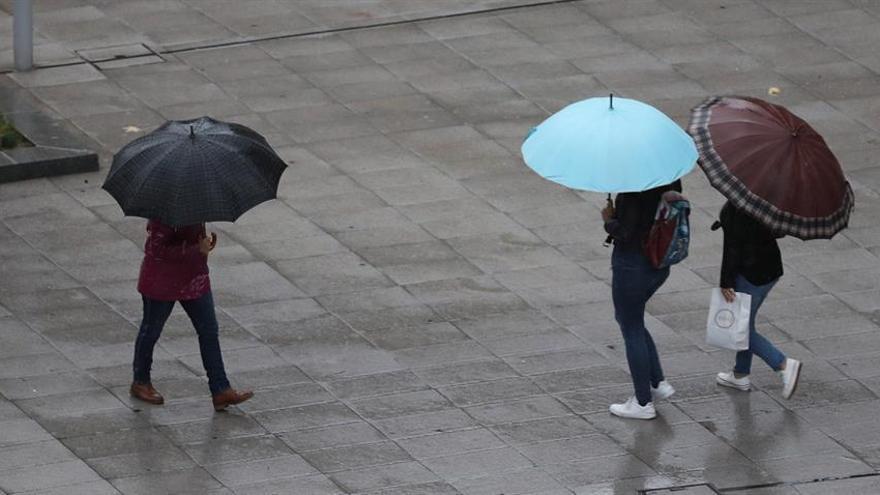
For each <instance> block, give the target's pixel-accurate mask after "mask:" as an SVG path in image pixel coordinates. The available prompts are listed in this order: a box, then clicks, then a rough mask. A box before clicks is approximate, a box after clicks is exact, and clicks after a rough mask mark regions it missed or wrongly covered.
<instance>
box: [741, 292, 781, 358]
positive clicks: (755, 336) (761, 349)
mask: <svg viewBox="0 0 880 495" xmlns="http://www.w3.org/2000/svg"><path fill="white" fill-rule="evenodd" d="M778 281H779V279H778V278H777V279H776V280H774V281H772V282H770V283H767V284H764V285H753V284H752V283H751V282H749V281H748V280H746V278H745V277H743V276H742V275H737V277H736V281H735V282H734V290H736V291H737V292H744V293H746V294H750V295H751V296H752V304H751V315H750V316H749V349H748V350H747V351H739V352H737V353H736V365H735V366H734V367H733V371H734V373H739V374H742V375H748V374H749V373H751V372H752V354H757V355H758V357H760V358H761V359H763V360H764V362H765V363H767V365H768V366H770V367H771V368H773V369H774V370H776V371H779V370H780V368H781V367H782V363H784V362H785V354H783V353H782V352H780V351H779V349H777V348H776V346H774V345H773V344H771V343H770V341H769V340H767V339H765V338H764V337H763V336H762V335H761V334H759V333H758V331H757V330H755V317H757V316H758V309H759V308H760V307H761V304H763V302H764V299H767V294H769V293H770V289H772V288H773V286H774V285H776V282H778Z"/></svg>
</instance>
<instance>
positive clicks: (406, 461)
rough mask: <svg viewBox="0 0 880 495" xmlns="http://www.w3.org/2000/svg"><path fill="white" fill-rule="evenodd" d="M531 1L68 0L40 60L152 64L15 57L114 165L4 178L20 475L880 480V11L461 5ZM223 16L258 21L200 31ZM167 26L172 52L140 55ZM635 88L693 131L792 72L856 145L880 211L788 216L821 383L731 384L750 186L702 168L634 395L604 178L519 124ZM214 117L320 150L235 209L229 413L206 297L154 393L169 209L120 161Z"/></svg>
mask: <svg viewBox="0 0 880 495" xmlns="http://www.w3.org/2000/svg"><path fill="white" fill-rule="evenodd" d="M527 3H533V2H526V1H520V0H509V1H508V0H491V1H490V0H487V1H480V2H459V1H457V0H456V1H455V2H443V3H442V4H441V3H437V2H429V1H427V0H418V1H415V0H414V1H407V2H397V1H392V0H375V1H372V0H371V1H370V2H342V1H340V2H332V3H328V2H315V1H304V2H295V3H294V2H287V1H278V2H253V5H250V6H249V8H243V7H242V6H241V5H240V2H226V1H224V2H214V1H211V2H208V1H205V0H174V1H163V2H142V1H134V0H123V1H119V2H109V3H108V2H94V1H90V0H73V1H64V2H40V3H39V4H38V5H37V30H38V37H37V41H38V45H37V58H38V62H40V63H51V62H53V61H63V60H69V61H76V60H81V59H80V58H79V57H86V58H91V59H93V60H104V59H106V58H107V57H110V56H112V54H114V53H117V52H119V54H123V55H128V56H135V58H130V59H126V62H131V64H129V63H125V64H119V65H117V66H112V67H111V66H106V65H104V66H102V65H100V64H102V63H104V62H100V63H98V65H97V66H92V65H85V64H78V65H71V66H68V67H64V68H62V67H59V68H51V69H40V70H37V71H35V72H33V73H29V74H24V75H21V74H16V75H14V76H2V81H3V82H2V83H0V111H3V112H6V113H9V112H21V111H23V110H24V109H29V108H35V107H36V108H40V109H42V110H43V111H45V112H46V113H47V114H48V115H50V116H51V118H52V119H54V121H53V122H55V121H57V123H59V124H60V126H61V127H63V128H65V129H68V128H69V129H70V130H71V132H76V133H84V134H86V135H88V136H89V138H90V139H93V140H94V141H95V142H96V143H97V144H98V145H99V147H100V150H99V155H100V156H101V159H102V162H101V165H102V170H100V171H98V172H96V173H89V174H78V175H73V176H70V177H66V178H53V179H38V180H33V181H25V182H21V183H16V184H11V185H10V184H5V185H0V246H2V249H0V343H2V345H0V493H27V492H32V493H89V494H94V493H98V494H103V493H108V494H110V493H122V494H129V493H131V494H135V493H156V492H157V491H158V492H159V493H216V494H220V493H223V494H228V493H236V494H251V493H253V494H257V493H304V494H322V493H332V494H337V493H357V494H363V495H367V494H370V495H373V494H380V493H381V494H386V495H388V494H489V493H492V494H494V493H500V492H504V493H522V494H527V493H528V494H539V493H540V494H544V495H547V494H554V495H556V494H572V493H574V494H595V493H621V494H622V493H632V494H634V493H637V492H638V491H639V490H642V491H644V493H664V492H668V493H709V492H707V491H706V490H711V489H712V488H709V487H714V488H717V489H721V490H725V491H728V492H730V493H756V494H757V493H764V494H770V493H773V494H780V493H782V494H806V493H836V492H840V493H844V492H846V493H850V492H852V493H873V492H874V491H876V486H875V485H876V474H877V471H876V469H877V467H878V466H880V436H878V435H877V434H875V433H874V432H875V430H876V424H875V423H876V420H875V419H874V415H873V414H872V412H873V408H875V407H876V404H877V403H878V401H880V399H878V394H880V371H878V367H877V365H878V363H880V347H878V346H880V341H878V340H877V332H878V325H880V320H878V313H877V311H878V309H880V306H878V303H877V301H876V300H877V291H878V287H880V284H878V277H877V270H876V267H875V265H876V262H877V256H878V254H880V249H878V248H880V242H878V241H877V239H878V237H877V226H876V221H875V218H876V216H877V215H876V214H877V213H880V186H878V184H880V183H878V181H877V177H878V175H877V174H878V172H877V164H876V163H874V160H873V158H874V157H875V156H876V151H877V150H878V149H880V134H878V131H880V129H878V127H877V125H876V121H877V112H876V109H877V108H878V105H880V103H878V100H877V98H878V95H880V90H878V89H877V81H878V80H880V73H878V70H880V64H878V61H877V59H876V55H875V54H874V53H873V46H874V44H875V43H874V42H875V41H876V37H877V33H878V32H880V31H878V30H877V29H876V28H877V27H878V26H880V17H878V16H880V11H878V9H877V8H876V7H874V6H873V5H872V4H871V2H866V1H863V0H835V1H823V2H814V1H810V2H804V1H787V0H786V1H779V0H773V1H763V0H761V1H759V0H735V1H730V2H718V1H711V2H707V1H696V0H604V1H602V0H576V1H571V2H559V3H553V4H548V5H534V6H531V7H527V8H522V9H507V10H499V11H495V12H490V13H486V14H479V15H462V16H452V17H448V15H449V14H457V13H461V12H462V11H463V10H465V9H467V10H474V9H477V10H480V9H491V8H498V7H509V6H514V5H523V4H527ZM10 5H11V2H9V1H8V0H6V1H2V2H0V20H2V21H4V22H5V24H0V40H6V39H10V38H9V36H8V31H9V30H8V27H4V26H6V24H8V23H9V21H10V19H9V16H8V14H5V13H3V12H2V11H6V12H8V11H9V10H10ZM432 16H441V18H431V19H430V20H424V21H416V22H408V23H400V24H395V25H391V26H386V27H379V28H372V29H355V30H347V31H343V32H338V33H331V34H324V35H320V36H304V37H297V36H292V37H291V36H289V35H295V34H297V33H305V32H312V31H318V30H324V29H328V28H340V27H345V28H348V27H355V26H369V25H372V24H376V23H382V22H397V21H403V20H406V19H419V18H421V19H424V18H428V17H432ZM442 16H447V17H442ZM184 26H185V28H184ZM275 36H280V37H279V38H277V39H271V40H269V39H266V40H262V38H263V37H275ZM218 42H233V44H232V45H229V46H224V47H217V48H212V49H196V48H198V47H199V46H205V45H206V44H213V43H218ZM0 43H2V42H0ZM138 46H142V47H146V49H152V50H154V51H157V52H160V55H161V60H162V61H161V62H159V63H149V64H140V63H135V62H136V61H137V60H138V58H147V57H146V56H144V57H139V55H142V52H143V49H141V48H138V49H137V50H135V48H133V47H138ZM169 50H174V53H170V52H169ZM108 54H109V55H108ZM5 61H9V62H11V54H10V50H9V48H8V47H7V46H6V45H5V44H0V66H3V64H4V63H6V62H5ZM152 62H158V61H156V60H152ZM771 86H774V87H778V88H780V89H781V94H779V95H777V96H769V95H768V88H770V87H771ZM610 91H614V92H615V93H616V94H620V95H623V96H630V97H637V98H642V99H645V100H647V101H648V102H650V103H652V104H654V105H656V106H658V107H659V108H661V109H663V110H664V111H666V112H668V113H669V114H670V116H672V117H673V118H674V119H675V120H676V121H677V122H679V123H680V124H684V123H686V121H687V117H688V111H689V109H690V108H691V107H692V106H693V105H695V104H697V103H698V102H699V101H700V100H702V99H703V98H704V97H705V96H707V95H709V94H714V93H738V94H747V95H754V96H758V97H764V98H768V99H771V100H773V99H775V101H778V102H780V103H782V104H785V105H788V106H790V107H791V108H792V109H793V110H794V111H796V112H797V113H799V114H800V115H802V116H804V117H805V118H807V119H808V120H809V121H810V122H811V123H813V124H815V126H816V128H817V129H819V130H820V131H821V132H822V133H823V134H824V135H825V137H826V139H827V141H828V142H829V144H830V145H831V147H832V149H833V150H834V151H835V153H836V154H837V156H838V157H839V159H840V160H841V163H842V165H843V168H844V170H845V171H846V172H847V175H848V178H849V180H850V181H851V183H852V185H853V188H854V190H855V192H856V203H857V208H856V211H855V213H854V215H853V217H852V221H851V225H850V228H849V229H848V230H846V231H844V232H843V233H842V234H841V235H839V236H837V237H836V238H835V239H834V240H833V241H814V242H809V243H803V242H801V241H797V240H791V239H785V240H783V242H782V243H781V244H782V249H783V256H784V260H785V264H786V266H785V269H786V275H785V277H784V278H783V280H782V281H781V283H780V284H779V286H778V287H777V288H776V289H775V290H774V291H773V293H772V294H771V296H770V298H769V299H768V301H767V303H766V305H765V307H764V308H763V309H762V313H761V318H760V319H759V325H761V328H762V331H763V332H764V333H765V335H767V337H768V338H770V339H771V340H772V341H773V342H775V343H776V344H777V345H779V346H780V348H781V349H783V350H784V351H785V352H786V353H788V354H790V355H792V356H794V357H798V358H800V359H803V360H804V363H805V371H804V376H803V383H802V384H801V387H800V388H799V391H798V394H797V395H796V396H795V397H793V398H792V400H790V401H785V400H783V399H781V397H780V391H781V390H780V388H781V387H780V385H779V383H778V378H777V377H776V376H775V375H774V374H773V373H771V372H770V371H769V370H767V369H765V368H764V367H762V365H760V363H756V369H755V373H754V374H753V383H754V385H755V390H753V391H752V392H750V393H736V392H733V391H729V390H723V389H719V388H718V387H717V386H716V385H715V384H714V381H713V375H714V373H715V372H716V371H719V370H722V369H725V368H726V367H729V366H730V363H731V360H732V355H731V354H730V353H727V352H725V351H718V350H715V349H712V348H709V347H707V346H706V345H705V343H704V342H703V331H704V330H703V329H704V325H705V311H706V307H707V306H708V295H707V294H708V289H709V288H710V287H712V286H713V285H714V284H715V283H716V281H717V271H718V263H719V261H718V260H719V256H720V242H721V238H720V235H719V234H717V233H711V232H709V231H708V226H709V225H710V224H711V222H712V221H713V220H714V218H715V217H716V215H717V210H718V208H719V207H720V205H721V204H722V203H723V198H722V197H721V196H720V195H719V194H718V193H717V192H715V191H714V190H713V189H712V188H711V187H710V186H709V185H708V183H707V181H706V180H705V179H704V177H703V176H702V174H701V173H700V172H698V171H695V172H694V173H692V174H690V175H689V176H687V177H686V178H685V179H684V187H685V190H686V194H687V195H688V196H689V198H690V199H691V200H692V202H693V205H694V212H693V215H692V221H693V226H694V231H695V237H694V239H693V246H692V252H691V256H690V258H689V259H688V260H686V262H685V263H682V264H680V265H677V266H676V267H675V268H674V269H673V275H672V277H670V280H669V281H668V282H667V283H666V284H665V286H664V287H663V289H662V290H661V292H660V293H658V295H656V296H655V297H654V299H652V301H651V302H650V304H649V306H648V315H647V319H646V321H647V325H648V327H649V328H650V329H651V331H652V333H653V335H654V337H655V341H656V342H657V345H658V347H659V348H660V351H661V356H662V358H663V360H664V361H663V362H664V366H665V371H666V374H667V376H668V377H669V379H670V380H671V381H672V383H673V384H674V386H675V387H676V389H677V391H678V392H677V394H676V395H675V396H673V398H672V400H671V401H669V402H667V403H660V404H658V411H659V413H660V417H659V418H658V419H657V420H655V421H652V422H645V423H634V422H628V421H622V420H619V419H617V418H614V417H611V416H609V415H608V413H607V406H608V404H609V403H610V402H612V401H619V400H621V399H624V398H625V397H627V396H628V395H629V394H631V387H630V385H629V384H628V381H629V379H628V375H627V373H628V371H627V367H626V363H625V358H624V354H623V350H622V347H623V346H622V342H621V341H620V336H619V330H618V328H617V325H616V323H615V322H614V319H613V312H612V308H611V303H610V271H609V269H608V251H607V250H606V249H605V248H603V247H602V246H601V242H602V240H603V239H604V232H603V231H602V230H601V220H600V218H599V215H598V211H599V209H600V208H601V207H602V204H603V202H604V197H603V196H602V195H598V194H591V193H576V192H572V191H568V190H565V189H563V188H561V187H559V186H556V185H553V184H550V183H547V182H546V181H543V180H541V179H540V178H538V177H537V176H534V175H533V174H531V173H530V172H528V171H527V169H526V168H525V167H524V166H523V165H522V163H521V159H520V157H519V149H518V148H519V144H520V142H521V139H522V136H523V135H524V134H525V133H526V132H527V131H528V129H529V128H531V127H532V126H534V125H535V124H537V123H539V122H540V121H541V120H542V119H543V118H545V117H546V116H547V115H549V114H550V113H551V112H554V111H556V110H558V109H559V108H561V107H562V106H564V105H565V104H567V103H569V102H571V101H574V100H578V99H581V98H586V97H589V96H595V95H597V94H606V93H608V92H610ZM201 114H211V115H214V116H218V117H222V118H226V119H229V120H232V121H235V122H240V123H242V124H245V125H248V126H252V127H254V128H255V129H257V130H258V131H260V132H262V133H264V134H265V135H266V136H267V138H268V140H269V141H270V143H271V144H272V145H273V146H274V147H275V148H276V149H278V151H279V152H280V154H281V155H282V156H283V157H284V158H285V159H286V160H288V161H289V162H290V164H291V167H290V169H289V170H288V171H287V172H285V174H284V176H283V178H282V183H281V185H280V187H279V199H278V200H277V201H273V202H270V203H266V204H264V205H261V206H260V207H258V208H256V209H254V210H253V211H251V212H249V213H248V214H247V215H245V216H243V217H242V218H241V219H240V221H239V222H238V223H236V224H234V225H232V224H217V225H212V226H211V228H212V229H215V230H218V231H219V234H220V246H219V248H218V251H217V253H216V254H215V256H214V257H213V259H212V270H213V285H214V288H215V294H216V300H217V303H218V320H219V321H220V324H221V333H222V336H221V341H222V343H223V347H224V349H225V354H224V357H225V360H226V364H227V367H228V369H229V372H230V377H231V379H232V381H233V383H234V384H236V386H242V387H253V388H255V389H256V391H257V395H256V397H255V398H254V399H253V400H252V401H251V402H248V403H246V404H243V405H242V406H241V407H239V408H233V409H231V410H230V411H229V412H227V413H224V414H215V413H214V412H213V410H212V408H211V407H210V404H209V403H208V402H207V399H208V392H207V386H206V379H205V377H204V371H203V370H202V367H201V362H200V359H199V357H198V352H197V340H196V338H195V336H194V334H193V332H192V331H191V329H190V327H189V323H188V321H187V318H186V317H185V315H184V314H183V313H182V312H181V311H180V310H179V309H176V310H175V312H174V314H173V315H172V317H171V319H170V320H169V323H168V325H167V328H166V329H165V335H164V336H163V338H162V340H160V344H159V346H158V347H157V350H156V356H155V357H156V362H155V365H154V368H155V373H154V380H155V383H156V385H157V387H158V388H159V389H160V390H162V391H163V392H164V393H165V395H166V397H167V399H168V401H167V403H166V405H164V406H161V407H155V406H149V405H146V404H141V403H139V402H137V401H135V400H133V399H131V398H130V397H128V395H127V385H128V383H129V380H130V376H129V375H130V364H129V360H130V355H131V352H132V348H131V346H132V342H133V338H134V335H135V332H136V325H137V324H139V319H140V310H141V308H140V301H139V297H138V295H137V293H136V291H135V288H134V285H135V280H136V277H137V266H138V263H139V259H140V258H139V256H140V254H139V253H140V251H139V249H140V246H141V244H142V242H143V239H144V232H143V228H144V222H143V220H139V219H126V218H124V217H123V216H122V214H121V212H120V211H119V209H118V207H117V206H116V205H115V204H114V202H113V200H112V198H110V197H109V196H108V195H107V194H106V193H104V192H103V191H102V190H101V189H100V188H99V185H100V183H101V181H102V180H103V175H104V174H106V169H107V167H108V166H109V158H110V157H111V156H112V154H113V153H114V152H115V151H116V150H117V149H118V148H119V147H120V146H122V145H123V144H124V143H126V142H128V141H129V140H131V139H133V138H136V137H138V136H141V135H143V134H144V133H146V132H149V131H150V130H152V129H153V128H155V127H156V126H158V125H160V124H161V123H162V122H163V121H164V119H166V118H186V117H194V116H198V115H201ZM815 480H823V481H819V482H817V481H815ZM746 486H756V487H762V488H754V489H748V490H746V489H742V490H740V489H739V488H742V487H746ZM682 487H685V488H682ZM673 489H674V490H676V491H674V492H673V491H672V490H673Z"/></svg>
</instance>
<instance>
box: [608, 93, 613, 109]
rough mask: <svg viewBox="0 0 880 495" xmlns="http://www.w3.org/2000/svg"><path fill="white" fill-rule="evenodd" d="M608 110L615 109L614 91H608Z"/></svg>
mask: <svg viewBox="0 0 880 495" xmlns="http://www.w3.org/2000/svg"><path fill="white" fill-rule="evenodd" d="M608 110H614V93H608Z"/></svg>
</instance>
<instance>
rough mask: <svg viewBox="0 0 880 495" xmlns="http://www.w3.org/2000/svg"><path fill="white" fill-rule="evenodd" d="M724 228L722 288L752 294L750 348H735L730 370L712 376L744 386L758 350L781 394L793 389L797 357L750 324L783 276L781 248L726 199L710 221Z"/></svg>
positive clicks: (731, 296)
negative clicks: (715, 218) (775, 374)
mask: <svg viewBox="0 0 880 495" xmlns="http://www.w3.org/2000/svg"><path fill="white" fill-rule="evenodd" d="M718 227H721V228H722V229H723V232H724V251H723V254H722V258H721V277H720V278H721V280H720V284H719V285H720V286H721V294H722V296H724V299H725V300H726V301H727V302H733V301H734V300H735V299H736V297H737V296H736V293H737V292H739V293H743V294H749V295H751V296H752V297H751V299H752V300H751V305H750V311H749V348H748V349H746V350H741V351H738V352H737V353H736V364H735V365H734V367H733V371H722V372H721V373H718V375H717V376H716V377H715V381H716V382H717V383H718V384H719V385H722V386H725V387H731V388H735V389H737V390H749V389H750V388H751V382H750V380H749V374H750V373H751V370H752V356H753V355H757V356H758V357H760V358H761V359H763V360H764V362H765V363H767V365H768V366H770V368H771V369H773V370H774V371H777V372H779V375H780V377H781V379H782V396H783V397H784V398H786V399H788V398H789V397H791V395H792V394H793V393H794V392H795V390H796V389H797V384H798V379H799V378H800V373H801V367H802V366H801V362H800V361H798V360H796V359H792V358H788V357H786V356H785V354H783V353H782V352H781V351H780V350H779V349H777V348H776V346H774V345H773V344H772V343H771V342H770V341H769V340H767V339H766V338H765V337H764V336H763V335H761V334H759V333H758V331H757V329H756V328H755V319H756V318H757V316H758V309H760V308H761V305H762V304H763V303H764V300H765V299H766V298H767V295H768V294H769V293H770V290H771V289H773V286H774V285H776V283H777V282H778V281H779V278H780V277H782V273H783V268H782V254H781V253H780V251H779V245H778V243H777V242H776V238H777V236H776V235H775V234H773V232H771V231H770V230H769V229H767V228H766V227H764V226H763V225H761V224H760V223H759V222H758V221H757V220H755V219H753V218H752V217H750V216H749V215H746V214H745V213H744V212H742V211H740V210H738V209H737V208H736V207H735V206H733V204H731V203H730V202H729V201H728V202H727V203H725V204H724V207H723V208H722V209H721V215H720V221H719V222H716V224H714V225H713V226H712V228H713V229H717V228H718Z"/></svg>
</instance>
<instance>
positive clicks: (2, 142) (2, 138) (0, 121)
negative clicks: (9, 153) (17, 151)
mask: <svg viewBox="0 0 880 495" xmlns="http://www.w3.org/2000/svg"><path fill="white" fill-rule="evenodd" d="M26 142H27V140H26V139H25V138H24V136H22V135H21V133H20V132H18V131H17V130H16V129H15V127H13V126H12V124H11V123H9V122H7V121H6V119H4V118H3V117H2V116H0V148H2V149H10V148H15V147H16V146H18V145H20V144H23V143H26Z"/></svg>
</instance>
